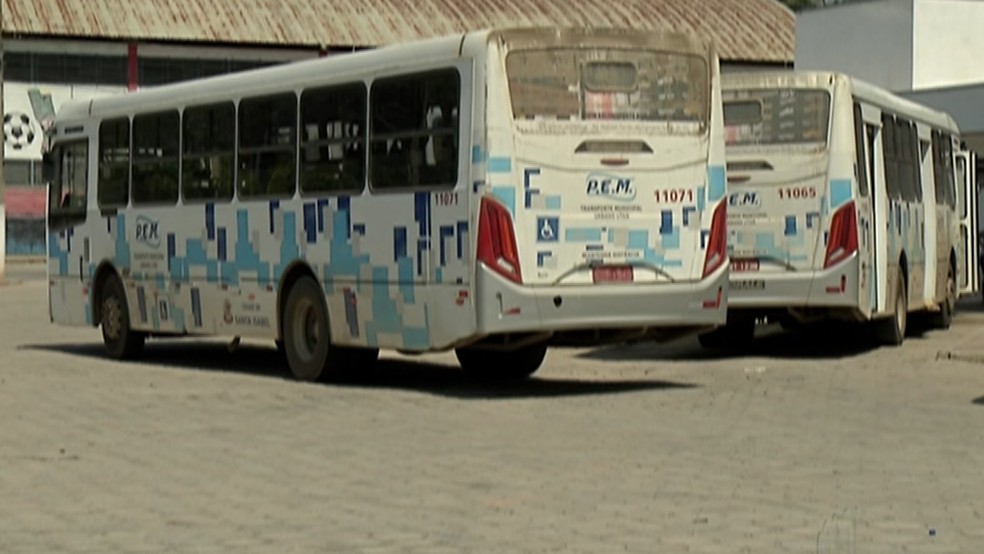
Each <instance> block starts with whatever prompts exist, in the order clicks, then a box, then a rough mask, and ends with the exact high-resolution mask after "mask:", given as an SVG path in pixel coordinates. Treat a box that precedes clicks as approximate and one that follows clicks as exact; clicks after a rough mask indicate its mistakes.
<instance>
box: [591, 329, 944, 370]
mask: <svg viewBox="0 0 984 554" xmlns="http://www.w3.org/2000/svg"><path fill="white" fill-rule="evenodd" d="M910 321H911V324H910V326H909V327H910V328H909V333H908V335H907V336H906V339H905V340H906V341H918V340H923V339H924V338H925V335H926V333H928V332H934V331H931V330H929V328H928V326H927V324H926V323H925V322H923V321H921V320H919V319H918V318H910ZM755 337H756V338H755V339H754V340H752V341H749V342H747V343H745V344H742V345H740V346H738V347H735V348H730V349H726V350H712V349H708V348H704V347H703V346H701V345H700V343H699V342H698V341H697V338H696V337H687V338H682V339H678V340H675V341H672V342H668V343H654V342H642V343H636V344H630V345H616V346H611V347H604V348H598V349H592V350H588V351H586V352H583V353H581V354H579V355H578V356H579V357H581V358H585V359H592V360H612V361H615V360H617V361H701V360H704V361H710V360H731V359H740V358H750V357H756V358H773V359H787V360H835V359H843V358H851V357H855V356H860V355H863V354H866V353H868V352H872V351H874V350H876V349H878V348H880V347H881V346H880V345H879V344H878V342H877V341H876V340H875V337H874V335H873V334H872V331H871V328H870V326H866V325H861V324H855V323H847V322H821V323H814V324H809V325H802V326H800V327H798V328H796V329H793V330H788V331H787V330H784V329H782V328H781V327H779V325H765V326H760V328H759V329H757V330H756V334H755Z"/></svg>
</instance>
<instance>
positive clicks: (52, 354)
mask: <svg viewBox="0 0 984 554" xmlns="http://www.w3.org/2000/svg"><path fill="white" fill-rule="evenodd" d="M18 272H21V273H18ZM15 276H16V277H17V278H13V277H15ZM962 307H963V308H964V311H963V312H962V313H961V314H960V315H959V317H958V319H957V320H956V322H955V324H954V326H953V327H952V328H951V329H950V330H949V331H946V332H939V331H932V332H929V333H926V334H925V335H923V336H921V337H912V338H910V339H909V340H907V342H906V344H905V345H904V346H903V347H901V348H894V349H890V348H883V349H874V350H872V349H869V348H867V347H866V346H865V343H864V342H862V341H860V340H859V339H857V338H856V337H857V334H856V333H855V330H853V329H847V330H846V331H845V330H844V329H841V331H842V332H841V335H840V338H839V339H838V338H836V337H833V338H825V337H824V336H821V334H820V331H821V330H820V329H810V330H808V331H805V332H801V333H797V334H792V335H788V334H787V335H782V334H773V335H770V336H766V337H764V338H760V339H759V340H758V341H757V342H756V343H755V344H754V345H753V346H752V349H751V350H750V351H749V352H747V353H745V354H742V355H733V356H716V355H711V354H708V353H707V352H705V351H702V350H701V349H700V348H699V347H698V346H697V345H696V343H695V341H693V340H692V339H691V340H682V341H678V342H675V343H671V344H667V345H660V346H656V345H636V346H632V347H622V348H603V349H590V350H589V349H568V350H554V351H552V352H551V353H550V354H549V355H548V360H547V365H546V366H545V367H544V369H543V370H542V371H541V372H540V373H538V374H537V376H536V378H535V379H534V380H533V381H531V382H529V383H526V384H523V385H516V386H509V387H502V386H499V387H491V386H479V385H474V384H471V383H469V382H468V381H467V380H465V379H464V378H463V377H462V375H461V374H460V373H459V372H458V371H457V369H456V367H455V365H454V360H453V356H450V355H440V356H425V357H420V358H406V357H399V356H395V355H393V356H386V359H384V360H383V361H382V362H381V363H380V364H379V366H378V368H377V369H376V370H375V371H373V372H372V373H370V374H367V375H366V376H365V378H363V379H361V380H360V382H358V383H356V384H351V385H344V386H339V385H335V386H326V385H313V384H301V383H295V382H292V381H290V380H288V379H286V378H285V371H284V368H283V364H282V363H281V362H280V360H279V359H278V357H277V355H276V352H275V350H274V349H273V348H272V345H269V346H268V345H266V344H263V343H260V342H250V343H244V344H243V345H242V347H241V348H240V349H239V350H238V351H236V352H234V353H232V354H230V353H229V352H228V351H227V349H226V346H225V345H224V343H222V342H217V341H173V342H152V343H150V344H149V345H148V349H147V352H146V353H147V357H146V360H145V361H143V362H138V363H113V362H110V361H107V360H106V359H104V358H103V357H102V351H101V345H100V342H99V333H98V330H95V329H79V328H65V327H57V326H53V325H50V324H49V323H48V322H47V308H46V298H45V284H44V281H43V273H42V272H37V271H32V270H31V268H27V269H25V268H23V267H21V268H13V269H12V271H8V282H7V284H5V285H0V421H2V425H0V552H3V553H12V552H17V553H19V552H30V553H35V552H193V553H197V552H366V553H375V552H428V553H431V552H565V553H566V552H590V553H598V552H623V551H628V552H721V553H742V552H751V553H763V552H808V553H809V552H823V553H889V552H891V553H896V552H920V553H923V552H931V553H940V552H947V553H950V552H979V551H980V550H981V548H982V546H984V478H982V471H984V423H982V419H984V340H982V337H984V310H981V303H980V300H979V299H976V300H974V301H971V302H965V303H964V305H963V306H962Z"/></svg>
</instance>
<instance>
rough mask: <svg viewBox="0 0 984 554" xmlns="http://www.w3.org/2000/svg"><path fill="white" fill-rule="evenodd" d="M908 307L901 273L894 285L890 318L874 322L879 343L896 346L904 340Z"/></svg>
mask: <svg viewBox="0 0 984 554" xmlns="http://www.w3.org/2000/svg"><path fill="white" fill-rule="evenodd" d="M908 309H909V308H908V305H907V300H906V290H905V279H903V278H902V273H901V271H900V272H899V276H898V278H897V279H896V283H895V299H894V310H893V312H892V316H891V317H889V318H887V319H884V320H881V321H878V322H876V327H875V330H876V334H877V336H878V340H879V342H881V343H882V344H885V345H888V346H898V345H900V344H902V341H903V340H905V330H906V324H907V322H908V316H909V314H908Z"/></svg>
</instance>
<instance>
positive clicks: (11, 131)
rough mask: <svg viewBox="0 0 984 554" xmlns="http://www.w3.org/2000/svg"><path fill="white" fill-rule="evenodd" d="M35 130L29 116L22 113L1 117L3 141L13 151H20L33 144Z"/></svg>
mask: <svg viewBox="0 0 984 554" xmlns="http://www.w3.org/2000/svg"><path fill="white" fill-rule="evenodd" d="M36 135H37V129H35V126H34V120H33V119H31V116H29V115H27V114H25V113H23V112H8V113H5V114H4V115H3V141H4V143H6V144H8V145H9V146H10V147H11V148H13V149H14V150H21V149H23V148H24V147H25V146H27V145H29V144H31V143H32V142H34V138H35V136H36Z"/></svg>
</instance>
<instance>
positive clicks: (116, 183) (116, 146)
mask: <svg viewBox="0 0 984 554" xmlns="http://www.w3.org/2000/svg"><path fill="white" fill-rule="evenodd" d="M97 186H98V192H97V194H96V199H97V200H98V201H99V205H100V206H125V205H126V203H127V201H128V199H129V198H130V120H129V119H127V118H125V117H121V118H118V119H107V120H106V121H103V122H102V123H100V124H99V182H98V185H97Z"/></svg>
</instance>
